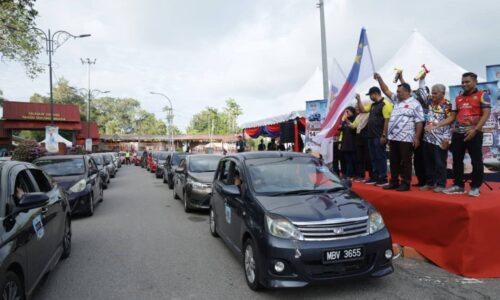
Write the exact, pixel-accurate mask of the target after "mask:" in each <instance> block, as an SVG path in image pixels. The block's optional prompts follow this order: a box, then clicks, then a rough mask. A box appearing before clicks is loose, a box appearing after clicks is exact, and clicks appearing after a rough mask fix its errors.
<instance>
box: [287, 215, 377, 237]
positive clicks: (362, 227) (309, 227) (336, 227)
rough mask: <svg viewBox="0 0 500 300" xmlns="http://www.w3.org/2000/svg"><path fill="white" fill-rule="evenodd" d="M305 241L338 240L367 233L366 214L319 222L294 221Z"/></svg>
mask: <svg viewBox="0 0 500 300" xmlns="http://www.w3.org/2000/svg"><path fill="white" fill-rule="evenodd" d="M293 224H294V225H295V226H297V228H298V229H299V231H300V232H301V233H302V235H303V236H304V239H305V240H306V241H325V240H340V239H346V238H353V237H358V236H364V235H367V234H368V216H367V217H361V218H352V219H339V220H326V221H321V222H294V223H293Z"/></svg>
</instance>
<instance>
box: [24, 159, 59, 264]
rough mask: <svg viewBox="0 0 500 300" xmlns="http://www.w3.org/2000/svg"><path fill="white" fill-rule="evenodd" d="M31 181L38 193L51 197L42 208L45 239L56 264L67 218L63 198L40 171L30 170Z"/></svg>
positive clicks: (52, 260) (52, 259)
mask: <svg viewBox="0 0 500 300" xmlns="http://www.w3.org/2000/svg"><path fill="white" fill-rule="evenodd" d="M28 170H29V173H30V174H31V179H32V180H33V181H34V182H35V185H36V191H37V192H41V193H45V194H46V195H47V196H48V197H49V202H48V203H47V204H46V205H45V206H44V207H42V216H43V217H42V220H43V225H44V231H45V237H46V239H47V240H48V241H49V243H50V248H49V250H50V252H51V257H50V258H51V262H52V263H55V262H57V260H58V259H59V255H60V253H57V250H58V247H59V246H60V244H61V241H62V237H63V234H64V225H65V221H66V219H65V218H66V216H65V214H64V209H63V203H62V198H61V195H60V192H59V190H58V189H57V188H55V185H53V184H52V183H51V181H50V179H49V178H48V177H47V175H46V174H45V173H44V172H43V171H42V170H39V169H36V168H29V169H28Z"/></svg>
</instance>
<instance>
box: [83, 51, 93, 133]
mask: <svg viewBox="0 0 500 300" xmlns="http://www.w3.org/2000/svg"><path fill="white" fill-rule="evenodd" d="M80 61H81V62H82V64H83V65H85V64H87V65H88V66H89V67H88V87H87V88H88V93H87V95H88V101H87V138H88V139H89V138H90V99H91V91H92V90H91V89H90V67H91V65H95V62H96V59H95V58H94V60H92V59H90V58H86V59H83V58H80Z"/></svg>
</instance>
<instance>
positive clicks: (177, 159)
mask: <svg viewBox="0 0 500 300" xmlns="http://www.w3.org/2000/svg"><path fill="white" fill-rule="evenodd" d="M185 157H186V155H172V165H174V166H178V165H179V163H180V162H181V160H182V159H184V158H185Z"/></svg>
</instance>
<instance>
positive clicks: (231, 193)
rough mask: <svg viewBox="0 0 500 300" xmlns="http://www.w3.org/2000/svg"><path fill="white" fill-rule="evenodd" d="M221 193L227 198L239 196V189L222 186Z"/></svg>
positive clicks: (233, 186) (232, 186)
mask: <svg viewBox="0 0 500 300" xmlns="http://www.w3.org/2000/svg"><path fill="white" fill-rule="evenodd" d="M222 192H223V193H224V194H225V195H228V196H239V195H240V194H241V192H240V188H239V187H238V186H237V185H224V186H223V187H222Z"/></svg>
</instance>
